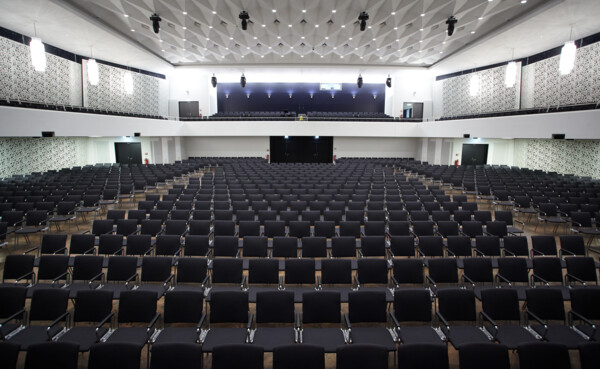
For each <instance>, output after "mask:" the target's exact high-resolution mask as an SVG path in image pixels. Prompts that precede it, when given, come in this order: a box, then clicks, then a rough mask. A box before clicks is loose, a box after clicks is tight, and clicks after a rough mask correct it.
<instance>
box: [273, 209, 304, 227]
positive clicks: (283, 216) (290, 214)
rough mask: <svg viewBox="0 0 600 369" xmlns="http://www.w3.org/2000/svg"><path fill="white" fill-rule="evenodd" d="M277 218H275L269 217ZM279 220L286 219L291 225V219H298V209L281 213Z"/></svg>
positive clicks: (287, 223) (286, 222)
mask: <svg viewBox="0 0 600 369" xmlns="http://www.w3.org/2000/svg"><path fill="white" fill-rule="evenodd" d="M269 220H275V219H269ZM279 220H281V221H284V222H285V224H286V225H289V224H290V222H291V221H297V220H298V211H296V210H287V211H282V212H280V213H279Z"/></svg>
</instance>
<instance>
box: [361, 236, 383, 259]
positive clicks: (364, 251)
mask: <svg viewBox="0 0 600 369" xmlns="http://www.w3.org/2000/svg"><path fill="white" fill-rule="evenodd" d="M358 253H359V255H360V256H361V257H368V256H387V253H386V243H385V236H383V235H381V236H363V237H362V238H361V248H360V249H359V250H358Z"/></svg>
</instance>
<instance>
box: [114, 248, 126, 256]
mask: <svg viewBox="0 0 600 369" xmlns="http://www.w3.org/2000/svg"><path fill="white" fill-rule="evenodd" d="M124 253H125V249H124V248H122V247H121V248H120V249H118V250H117V251H115V252H113V253H112V256H117V255H121V256H122V255H124Z"/></svg>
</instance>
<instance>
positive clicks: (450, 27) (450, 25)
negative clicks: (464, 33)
mask: <svg viewBox="0 0 600 369" xmlns="http://www.w3.org/2000/svg"><path fill="white" fill-rule="evenodd" d="M456 23H458V19H456V18H454V16H453V15H451V16H450V18H448V20H447V21H446V24H447V25H448V36H452V34H453V33H454V25H455V24H456Z"/></svg>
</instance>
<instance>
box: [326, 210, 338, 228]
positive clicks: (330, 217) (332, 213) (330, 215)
mask: <svg viewBox="0 0 600 369" xmlns="http://www.w3.org/2000/svg"><path fill="white" fill-rule="evenodd" d="M323 220H324V221H333V222H335V224H336V225H339V224H340V222H341V221H342V210H325V211H324V212H323Z"/></svg>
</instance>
